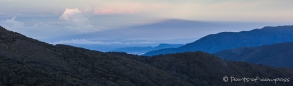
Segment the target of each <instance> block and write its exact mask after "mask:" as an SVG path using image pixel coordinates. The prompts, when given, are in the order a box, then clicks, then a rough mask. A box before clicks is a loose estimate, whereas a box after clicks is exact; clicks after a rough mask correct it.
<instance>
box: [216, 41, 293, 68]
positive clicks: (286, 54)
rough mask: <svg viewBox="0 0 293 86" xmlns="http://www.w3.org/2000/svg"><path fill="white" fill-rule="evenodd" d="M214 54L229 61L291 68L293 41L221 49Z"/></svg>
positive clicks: (292, 65) (292, 66)
mask: <svg viewBox="0 0 293 86" xmlns="http://www.w3.org/2000/svg"><path fill="white" fill-rule="evenodd" d="M215 55H217V56H218V57H220V58H223V59H225V60H229V61H242V62H249V63H254V64H263V65H268V66H272V67H285V68H293V64H292V61H293V58H292V56H293V42H288V43H278V44H272V45H263V46H259V47H242V48H236V49H231V50H223V51H220V52H217V53H215Z"/></svg>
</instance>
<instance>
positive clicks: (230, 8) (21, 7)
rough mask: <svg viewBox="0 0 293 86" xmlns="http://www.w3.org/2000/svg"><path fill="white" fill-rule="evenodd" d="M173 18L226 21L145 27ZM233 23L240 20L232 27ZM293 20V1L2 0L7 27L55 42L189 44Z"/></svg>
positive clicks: (0, 15) (0, 11) (1, 18)
mask: <svg viewBox="0 0 293 86" xmlns="http://www.w3.org/2000/svg"><path fill="white" fill-rule="evenodd" d="M169 19H177V20H178V19H180V20H182V22H186V23H188V22H189V23H190V21H201V22H205V23H204V24H211V23H210V22H214V23H215V22H218V23H219V22H220V23H221V24H224V25H218V26H215V27H210V26H209V27H208V25H206V26H198V27H197V26H193V27H194V28H190V27H189V26H186V27H188V28H189V29H188V30H187V29H186V27H185V26H182V27H180V28H175V29H174V28H173V29H169V28H166V27H168V24H165V25H166V27H162V28H165V29H164V30H161V29H160V30H158V31H159V32H158V31H157V30H156V29H149V30H148V28H145V27H152V26H147V25H148V24H155V25H156V23H162V22H168V21H171V22H173V21H174V20H169ZM183 20H184V21H183ZM185 20H188V21H185ZM182 22H181V23H178V22H177V23H176V22H175V25H176V24H182ZM207 22H209V23H207ZM231 22H234V23H235V22H237V24H235V25H232V26H233V27H229V26H227V24H231ZM193 23H196V22H193ZM292 23H293V0H0V25H1V26H3V27H5V28H7V29H9V30H13V31H16V32H19V33H22V34H24V35H27V36H29V37H32V38H36V39H39V40H42V41H45V42H49V43H68V44H69V43H73V44H74V43H77V44H82V43H88V44H111V43H113V44H115V43H116V44H127V43H128V44H131V43H133V44H139V43H144V44H145V45H147V44H148V43H149V45H151V44H152V43H153V44H156V43H158V42H168V43H185V42H189V41H191V40H194V41H195V40H196V39H197V38H200V37H202V36H205V35H207V34H214V33H217V32H222V31H241V30H251V29H255V28H261V27H262V26H264V25H286V24H292ZM171 25H172V24H171ZM183 25H185V24H183ZM211 25H212V24H211ZM237 25H238V26H237ZM143 26H144V29H143V30H142V29H141V30H140V28H142V27H143ZM159 26H160V25H159ZM221 26H223V27H221ZM130 27H131V28H132V29H129V28H130ZM133 27H136V28H133ZM160 31H161V32H160ZM184 31H186V32H184ZM190 31H193V33H190ZM130 32H131V33H130ZM176 32H177V33H176ZM179 32H180V33H179ZM89 34H91V35H89ZM92 34H95V35H92ZM167 34H168V35H170V34H173V36H166V35H167ZM181 34H184V35H181ZM184 39H188V40H185V41H182V40H184ZM129 40H131V42H129ZM133 40H137V41H133ZM151 40H152V41H151ZM154 40H156V41H154ZM158 40H161V41H158ZM162 40H169V41H162ZM170 40H173V41H170ZM178 40H180V41H178ZM121 41H123V42H121Z"/></svg>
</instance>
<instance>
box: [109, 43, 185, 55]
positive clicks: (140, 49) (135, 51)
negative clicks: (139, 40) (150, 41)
mask: <svg viewBox="0 0 293 86" xmlns="http://www.w3.org/2000/svg"><path fill="white" fill-rule="evenodd" d="M180 46H182V44H160V45H158V46H156V47H151V46H148V47H124V48H118V49H115V50H113V52H126V53H129V54H136V55H142V54H144V53H146V52H149V51H153V50H159V49H164V48H177V47H180Z"/></svg>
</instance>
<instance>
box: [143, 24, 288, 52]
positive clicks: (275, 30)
mask: <svg viewBox="0 0 293 86" xmlns="http://www.w3.org/2000/svg"><path fill="white" fill-rule="evenodd" d="M283 42H293V26H277V27H264V28H262V29H254V30H251V31H242V32H222V33H218V34H211V35H207V36H205V37H203V38H201V39H199V40H197V41H195V42H192V43H188V44H186V45H183V46H181V47H178V48H169V49H161V50H155V51H150V52H148V53H146V54H144V55H146V56H152V55H158V54H167V53H176V52H187V51H204V52H208V53H216V52H219V51H221V50H226V49H233V48H239V47H245V46H261V45H266V44H275V43H283Z"/></svg>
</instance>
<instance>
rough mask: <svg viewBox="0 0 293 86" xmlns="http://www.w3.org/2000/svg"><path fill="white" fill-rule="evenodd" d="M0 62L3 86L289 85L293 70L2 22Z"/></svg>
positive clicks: (292, 83) (290, 85)
mask: <svg viewBox="0 0 293 86" xmlns="http://www.w3.org/2000/svg"><path fill="white" fill-rule="evenodd" d="M0 63H1V65H0V76H1V78H0V85H1V86H43V85H47V86H55V85H57V86H60V85H65V86H76V85H78V86H215V85H217V86H218V85H220V86H227V85H231V86H241V85H259V86H267V85H282V86H286V85H287V86H292V85H293V82H292V79H293V69H277V68H271V67H267V66H263V65H254V64H248V63H244V62H230V61H225V60H223V59H221V58H218V57H216V56H214V55H211V54H208V53H203V52H190V53H177V54H168V55H159V56H154V57H149V58H146V57H144V56H137V55H130V54H125V53H114V52H109V53H103V52H99V51H92V50H88V49H84V48H78V47H73V46H68V45H62V44H57V45H50V44H47V43H44V42H40V41H38V40H35V39H32V38H28V37H26V36H23V35H21V34H19V33H16V32H12V31H7V30H5V29H4V28H2V27H0ZM224 76H227V77H230V76H233V77H239V78H242V77H251V78H254V77H259V78H272V79H273V78H284V79H283V80H284V82H276V83H275V82H261V81H257V82H245V83H244V82H243V81H240V82H224V81H223V77H224ZM286 78H289V79H286ZM228 80H230V79H229V78H228ZM288 80H290V81H289V82H288Z"/></svg>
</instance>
